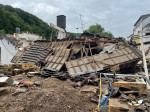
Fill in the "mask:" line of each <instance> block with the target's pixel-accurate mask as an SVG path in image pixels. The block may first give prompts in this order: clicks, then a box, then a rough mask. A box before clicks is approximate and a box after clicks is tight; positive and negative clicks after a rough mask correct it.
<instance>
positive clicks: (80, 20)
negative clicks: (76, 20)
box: [80, 14, 84, 31]
mask: <svg viewBox="0 0 150 112" xmlns="http://www.w3.org/2000/svg"><path fill="white" fill-rule="evenodd" d="M82 17H83V15H81V14H80V21H81V27H82V31H84V28H83V21H82Z"/></svg>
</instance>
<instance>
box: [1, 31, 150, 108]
mask: <svg viewBox="0 0 150 112" xmlns="http://www.w3.org/2000/svg"><path fill="white" fill-rule="evenodd" d="M141 59H142V55H141V51H139V50H138V49H136V48H134V47H133V46H131V45H129V44H128V42H126V41H125V40H124V39H122V38H108V37H103V36H101V35H99V34H90V33H83V34H81V36H80V37H79V38H75V37H72V38H70V37H68V38H63V39H61V40H58V39H52V40H50V41H47V40H37V41H35V42H34V43H31V44H29V46H28V47H24V48H23V49H19V50H18V52H17V53H16V55H15V56H14V57H13V59H12V60H11V62H12V63H14V64H11V66H9V67H6V66H5V67H3V66H2V67H3V69H2V67H1V69H0V72H1V73H5V75H7V74H9V75H12V74H13V75H16V74H22V73H23V72H25V73H26V74H27V76H29V77H30V76H32V75H33V74H34V75H37V74H38V75H39V76H41V77H51V76H53V77H56V78H59V79H61V80H67V79H69V80H71V81H72V82H74V84H73V87H82V86H84V85H86V84H88V85H95V86H98V89H97V92H96V94H95V96H94V97H93V98H91V101H94V102H97V103H98V102H99V98H98V97H99V96H100V95H99V94H100V91H99V90H100V87H101V86H102V87H103V89H102V90H101V91H102V102H101V104H100V105H101V107H103V106H106V104H107V102H108V99H110V97H111V100H110V105H111V107H112V108H113V109H114V108H120V109H122V108H123V109H125V110H130V107H128V104H127V103H125V104H124V105H120V106H119V107H118V105H117V104H116V105H114V104H113V102H116V103H122V102H121V101H120V100H122V99H124V100H129V102H131V103H133V101H134V99H133V98H132V97H130V96H129V95H130V94H132V95H137V94H138V95H142V94H145V93H146V90H147V84H150V83H149V80H148V79H147V77H145V74H142V75H141V74H138V72H139V71H141V70H142V66H141V64H139V63H138V62H139V61H140V60H141ZM33 63H34V64H35V65H36V67H34V64H33ZM21 66H22V67H21ZM137 67H138V68H137ZM4 69H5V72H4ZM8 70H9V73H8V72H7V71H8ZM101 74H102V77H101ZM101 81H102V83H103V84H102V85H99V83H100V82H101ZM108 85H109V86H108ZM99 86H100V87H99ZM109 90H110V93H109ZM103 91H105V92H103ZM116 96H117V97H119V98H117V99H114V98H116ZM95 97H96V99H95ZM138 97H139V96H138ZM118 99H120V100H118ZM139 99H140V97H139ZM131 105H132V106H135V105H134V104H131ZM138 105H140V104H138ZM141 105H143V104H141ZM113 109H112V110H113ZM138 109H139V110H142V109H143V107H138Z"/></svg>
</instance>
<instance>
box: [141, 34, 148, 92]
mask: <svg viewBox="0 0 150 112" xmlns="http://www.w3.org/2000/svg"><path fill="white" fill-rule="evenodd" d="M146 32H147V31H140V33H142V36H141V37H140V42H141V50H142V55H143V64H144V71H145V75H146V77H147V79H148V80H149V74H148V69H147V63H146V57H145V49H144V44H143V38H144V37H143V33H146ZM147 89H150V85H149V84H148V83H147Z"/></svg>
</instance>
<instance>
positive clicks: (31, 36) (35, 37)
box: [15, 33, 42, 41]
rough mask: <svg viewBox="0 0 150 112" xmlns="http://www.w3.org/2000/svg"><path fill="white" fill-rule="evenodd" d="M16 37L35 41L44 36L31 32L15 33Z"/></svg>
mask: <svg viewBox="0 0 150 112" xmlns="http://www.w3.org/2000/svg"><path fill="white" fill-rule="evenodd" d="M15 38H16V39H17V40H19V39H20V38H23V39H26V40H28V41H35V40H42V36H39V35H36V34H30V33H22V34H15Z"/></svg>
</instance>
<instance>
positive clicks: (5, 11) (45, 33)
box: [0, 4, 56, 40]
mask: <svg viewBox="0 0 150 112" xmlns="http://www.w3.org/2000/svg"><path fill="white" fill-rule="evenodd" d="M16 27H19V28H20V29H21V32H30V33H34V34H38V35H41V36H42V37H45V38H46V39H48V40H49V38H50V37H54V36H55V32H56V31H55V30H53V29H52V28H51V27H49V25H48V24H47V23H46V22H44V21H43V20H41V19H39V18H38V17H36V16H35V15H33V14H30V13H28V12H26V11H23V10H21V9H19V8H13V7H11V6H9V5H2V4H0V32H4V31H5V33H6V34H13V33H15V31H16Z"/></svg>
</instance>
